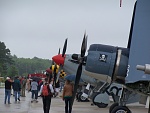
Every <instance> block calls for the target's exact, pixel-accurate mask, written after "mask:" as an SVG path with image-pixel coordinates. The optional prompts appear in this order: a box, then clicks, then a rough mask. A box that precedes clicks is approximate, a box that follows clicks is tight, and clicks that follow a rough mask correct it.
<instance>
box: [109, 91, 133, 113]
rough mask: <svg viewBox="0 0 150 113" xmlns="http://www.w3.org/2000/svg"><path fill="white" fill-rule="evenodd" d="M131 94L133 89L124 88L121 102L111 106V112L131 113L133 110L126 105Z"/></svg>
mask: <svg viewBox="0 0 150 113" xmlns="http://www.w3.org/2000/svg"><path fill="white" fill-rule="evenodd" d="M130 94H131V91H129V90H128V89H126V88H122V94H121V96H120V99H119V102H117V103H114V104H112V105H111V106H110V108H109V113H131V111H130V110H129V109H128V107H127V106H126V102H127V100H128V98H129V95H130Z"/></svg>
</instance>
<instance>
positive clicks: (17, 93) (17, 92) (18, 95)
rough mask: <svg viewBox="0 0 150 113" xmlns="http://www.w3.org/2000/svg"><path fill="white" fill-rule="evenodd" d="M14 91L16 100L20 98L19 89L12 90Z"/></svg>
mask: <svg viewBox="0 0 150 113" xmlns="http://www.w3.org/2000/svg"><path fill="white" fill-rule="evenodd" d="M14 93H15V101H17V99H18V98H19V99H20V91H14Z"/></svg>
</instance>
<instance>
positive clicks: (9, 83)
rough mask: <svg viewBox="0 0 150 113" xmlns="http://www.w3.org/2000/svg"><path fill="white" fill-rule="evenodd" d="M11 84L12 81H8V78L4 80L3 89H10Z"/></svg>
mask: <svg viewBox="0 0 150 113" xmlns="http://www.w3.org/2000/svg"><path fill="white" fill-rule="evenodd" d="M11 85H12V83H11V82H10V80H6V81H5V89H8V90H11Z"/></svg>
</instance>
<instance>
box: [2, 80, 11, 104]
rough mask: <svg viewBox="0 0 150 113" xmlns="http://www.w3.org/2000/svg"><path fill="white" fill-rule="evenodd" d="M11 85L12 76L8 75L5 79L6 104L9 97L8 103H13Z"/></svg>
mask: <svg viewBox="0 0 150 113" xmlns="http://www.w3.org/2000/svg"><path fill="white" fill-rule="evenodd" d="M11 85H12V82H11V80H10V78H9V77H6V81H5V100H4V104H6V101H7V98H8V104H11V103H10V95H11Z"/></svg>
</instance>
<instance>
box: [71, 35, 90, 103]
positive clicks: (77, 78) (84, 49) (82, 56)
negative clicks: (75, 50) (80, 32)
mask: <svg viewBox="0 0 150 113" xmlns="http://www.w3.org/2000/svg"><path fill="white" fill-rule="evenodd" d="M86 48H87V36H86V33H85V34H84V37H83V41H82V46H81V56H80V58H79V59H78V60H79V66H78V69H77V73H76V79H75V84H74V93H73V97H72V106H73V102H74V99H75V96H76V93H77V89H78V85H79V81H80V78H81V74H82V65H83V61H84V55H85V52H86Z"/></svg>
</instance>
